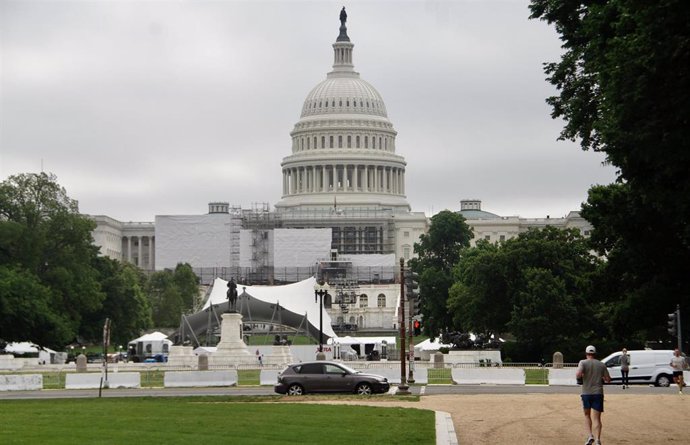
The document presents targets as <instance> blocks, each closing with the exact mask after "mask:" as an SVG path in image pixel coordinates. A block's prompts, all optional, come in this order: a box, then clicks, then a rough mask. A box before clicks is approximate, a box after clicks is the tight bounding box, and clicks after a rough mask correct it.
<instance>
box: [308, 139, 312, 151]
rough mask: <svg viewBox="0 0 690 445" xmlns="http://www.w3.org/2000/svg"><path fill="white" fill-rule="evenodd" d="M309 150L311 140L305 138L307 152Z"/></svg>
mask: <svg viewBox="0 0 690 445" xmlns="http://www.w3.org/2000/svg"><path fill="white" fill-rule="evenodd" d="M309 149H311V140H310V139H309V138H307V150H309Z"/></svg>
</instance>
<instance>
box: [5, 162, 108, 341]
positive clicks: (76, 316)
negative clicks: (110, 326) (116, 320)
mask: <svg viewBox="0 0 690 445" xmlns="http://www.w3.org/2000/svg"><path fill="white" fill-rule="evenodd" d="M94 227H95V225H94V223H93V222H92V221H90V220H89V219H87V218H86V217H84V216H82V215H80V214H79V212H78V207H77V203H76V201H74V200H72V199H71V198H69V197H68V196H67V193H66V191H65V189H64V188H62V187H61V186H60V185H59V184H58V183H57V181H56V178H55V176H54V175H51V174H47V173H39V174H21V175H16V176H11V177H9V178H8V179H6V180H5V181H3V182H2V183H0V266H4V277H5V279H6V281H5V283H12V284H13V286H14V287H5V288H4V289H3V290H2V291H3V295H2V296H0V299H4V300H5V301H13V304H14V305H5V306H4V307H2V310H3V311H4V312H3V314H2V316H6V315H8V314H11V313H12V311H26V312H21V313H19V312H18V313H14V314H13V315H12V316H13V317H14V320H15V321H16V320H20V319H24V320H25V321H26V322H27V323H26V328H24V329H16V325H15V328H13V329H12V330H11V331H9V330H8V331H7V332H5V333H4V334H3V335H4V337H5V339H6V340H32V341H39V339H42V338H45V337H46V335H45V331H46V329H53V335H49V336H47V338H45V340H44V343H43V344H44V345H46V346H53V347H57V346H60V345H62V344H64V343H66V342H68V341H70V340H72V339H73V338H74V337H75V336H77V335H79V333H80V329H81V327H82V323H83V321H84V317H85V316H87V315H88V314H90V313H92V312H94V311H95V310H97V309H98V308H99V307H100V306H101V304H102V302H103V299H104V298H105V295H104V294H103V293H102V292H101V289H100V285H99V276H98V273H97V271H96V270H95V268H94V267H93V263H94V261H95V260H96V257H97V253H98V251H97V248H96V247H95V246H94V245H93V242H92V241H93V240H92V236H91V232H92V230H93V229H94ZM17 288H22V289H25V290H27V289H33V291H35V292H31V293H28V294H25V295H24V297H23V298H25V299H31V298H35V299H36V301H35V302H33V303H30V304H28V305H27V304H19V302H17V301H16V297H17V296H18V295H17V294H16V289H17ZM13 295H14V297H15V298H13Z"/></svg>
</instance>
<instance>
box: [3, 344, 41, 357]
mask: <svg viewBox="0 0 690 445" xmlns="http://www.w3.org/2000/svg"><path fill="white" fill-rule="evenodd" d="M39 349H40V346H38V345H37V344H35V343H31V342H30V341H20V342H15V343H8V344H7V346H5V352H7V353H10V354H38V350H39Z"/></svg>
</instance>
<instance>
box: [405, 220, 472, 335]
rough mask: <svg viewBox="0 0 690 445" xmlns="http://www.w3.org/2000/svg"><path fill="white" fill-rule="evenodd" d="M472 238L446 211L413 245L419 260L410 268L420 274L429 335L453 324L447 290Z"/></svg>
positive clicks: (421, 294) (425, 327) (422, 299)
mask: <svg viewBox="0 0 690 445" xmlns="http://www.w3.org/2000/svg"><path fill="white" fill-rule="evenodd" d="M472 236H473V235H472V229H471V228H470V227H469V226H468V225H467V223H466V222H465V218H464V217H463V216H462V215H460V214H458V213H455V212H452V211H450V210H444V211H442V212H439V213H437V214H436V215H434V216H432V217H431V225H430V227H429V232H428V233H427V234H424V235H422V236H420V237H419V243H415V245H414V251H415V253H416V254H417V255H418V256H417V258H414V259H412V260H410V266H411V268H412V270H413V271H415V272H416V273H418V274H419V294H420V299H421V312H422V315H423V317H424V331H425V333H427V334H428V335H437V334H438V333H439V332H440V331H441V330H442V329H446V328H449V327H451V326H452V324H453V320H452V316H451V315H450V314H449V313H448V311H447V309H446V307H447V302H448V290H449V289H450V287H451V285H452V284H453V278H452V270H453V266H455V264H456V263H457V262H458V261H459V259H460V255H461V252H462V249H463V248H467V247H469V245H470V240H471V239H472Z"/></svg>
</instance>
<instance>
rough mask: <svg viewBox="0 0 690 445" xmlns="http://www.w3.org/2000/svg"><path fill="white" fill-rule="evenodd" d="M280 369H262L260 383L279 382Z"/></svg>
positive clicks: (271, 383)
mask: <svg viewBox="0 0 690 445" xmlns="http://www.w3.org/2000/svg"><path fill="white" fill-rule="evenodd" d="M279 372H280V371H277V370H271V369H262V370H261V373H260V374H259V384H260V385H275V384H276V383H277V382H278V373H279Z"/></svg>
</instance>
